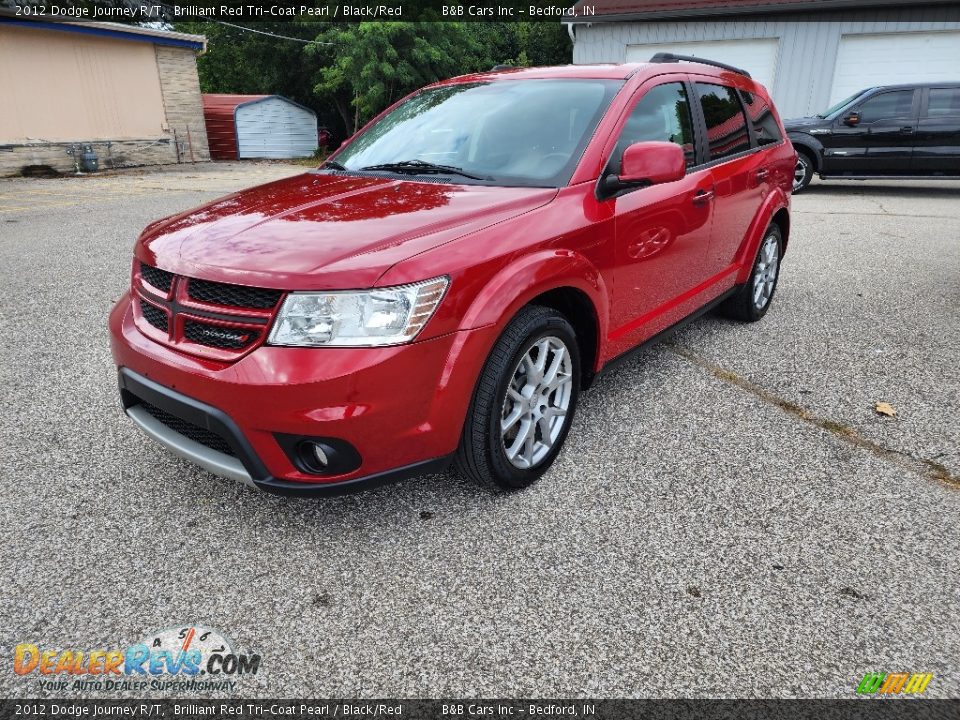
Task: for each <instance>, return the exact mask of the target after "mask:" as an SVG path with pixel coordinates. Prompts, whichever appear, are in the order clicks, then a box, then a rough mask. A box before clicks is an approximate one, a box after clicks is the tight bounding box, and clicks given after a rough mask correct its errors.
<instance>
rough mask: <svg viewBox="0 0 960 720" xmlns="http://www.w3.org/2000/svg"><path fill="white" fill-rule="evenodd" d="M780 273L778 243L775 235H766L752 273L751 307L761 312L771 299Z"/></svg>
mask: <svg viewBox="0 0 960 720" xmlns="http://www.w3.org/2000/svg"><path fill="white" fill-rule="evenodd" d="M779 271H780V243H779V241H778V240H777V236H776V235H768V236H767V238H766V239H765V240H764V241H763V246H762V247H761V248H760V252H759V254H758V255H757V266H756V267H755V268H754V271H753V305H754V307H756V308H757V310H763V308H765V307H766V306H767V303H769V302H770V298H771V297H773V289H774V287H775V286H776V284H777V273H778V272H779Z"/></svg>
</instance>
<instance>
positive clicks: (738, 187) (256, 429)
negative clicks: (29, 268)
mask: <svg viewBox="0 0 960 720" xmlns="http://www.w3.org/2000/svg"><path fill="white" fill-rule="evenodd" d="M545 77H578V78H581V77H604V78H618V79H623V80H624V82H625V84H624V87H623V88H622V89H621V90H620V91H619V93H618V94H617V95H616V96H615V98H614V99H613V101H612V102H611V104H610V106H609V107H608V109H607V110H606V112H605V113H604V115H603V117H602V119H601V120H600V122H599V124H598V126H597V129H596V131H595V132H594V134H593V137H592V139H591V141H590V142H589V143H588V145H587V147H586V149H585V150H584V153H583V156H582V158H581V160H580V162H579V164H578V166H577V168H576V169H575V170H574V172H573V175H572V177H571V180H570V182H569V183H568V185H567V186H566V187H563V188H560V189H556V188H519V187H491V186H486V185H471V184H456V183H452V182H429V181H421V180H407V179H399V178H397V179H394V178H387V179H384V178H381V177H369V176H350V175H348V174H325V173H307V174H304V175H300V176H297V177H294V178H289V179H286V180H281V181H277V182H273V183H269V184H267V185H263V186H260V187H257V188H252V189H250V190H246V191H243V192H240V193H235V194H233V195H230V196H228V197H225V198H222V199H219V200H216V201H214V202H211V203H208V204H207V205H204V206H202V207H200V208H197V209H195V210H192V211H190V212H187V213H182V214H179V215H176V216H174V217H172V218H169V219H166V220H162V221H159V222H156V223H153V224H152V225H150V226H149V227H148V228H147V229H146V230H145V231H144V233H143V234H142V236H141V238H140V240H139V241H138V242H137V244H136V249H135V256H136V259H137V260H138V261H141V262H144V263H146V264H148V265H151V266H154V267H156V268H160V269H161V270H165V271H168V272H170V273H174V274H176V275H180V276H184V277H187V278H198V279H202V280H208V281H213V282H218V283H229V284H234V285H241V286H252V287H259V288H274V289H277V290H282V291H292V290H300V291H303V290H331V289H364V288H371V287H377V286H380V287H385V286H393V285H401V284H406V283H413V282H419V281H422V280H425V279H428V278H433V277H438V276H447V277H448V278H449V287H448V289H447V293H446V296H445V297H444V300H443V301H442V302H441V303H440V305H439V307H438V309H437V311H436V312H435V314H434V316H433V317H432V318H431V319H430V320H429V322H428V323H427V325H426V326H425V328H424V329H423V331H422V332H421V333H420V335H419V336H418V337H417V338H416V340H415V341H414V342H412V343H409V344H407V345H401V346H394V347H379V348H332V347H331V348H291V347H273V346H270V345H267V344H264V343H263V338H261V339H260V341H259V342H257V343H256V344H255V345H253V346H251V347H249V348H247V349H246V350H245V351H243V352H233V351H226V350H220V351H218V350H216V349H210V350H204V351H201V350H200V349H197V348H194V347H192V346H190V345H183V346H176V345H172V344H171V343H170V342H164V337H163V333H162V332H158V331H157V330H156V328H151V327H150V326H149V324H148V323H146V322H145V320H144V318H143V317H142V315H141V313H140V311H139V310H138V309H137V305H138V302H139V301H136V300H135V298H137V297H138V293H139V294H142V291H141V290H138V288H140V287H141V281H140V278H139V274H138V271H137V270H136V267H137V265H136V263H135V269H134V273H133V285H134V287H133V289H132V290H131V292H130V294H128V295H127V296H125V297H124V298H122V299H121V300H120V301H119V302H118V304H117V305H116V307H115V308H114V310H113V312H112V314H111V318H110V328H111V338H112V350H113V354H114V358H115V361H116V363H117V365H118V366H120V367H121V368H127V369H129V370H130V371H132V372H134V373H137V374H138V375H140V376H143V377H145V378H148V379H150V380H152V381H154V382H156V383H159V384H160V385H162V386H164V387H166V388H169V389H171V390H172V391H175V392H177V393H182V394H183V395H185V396H188V397H190V398H195V399H196V400H198V401H200V402H202V403H205V404H208V405H210V406H212V407H214V408H217V409H219V410H220V411H222V412H224V413H226V414H227V415H228V416H229V417H231V418H232V419H233V420H234V421H235V422H236V424H237V425H238V426H239V428H240V429H241V431H242V433H243V434H244V436H246V438H247V440H248V441H249V443H250V444H251V445H252V446H253V448H254V451H255V452H256V454H257V455H258V456H259V457H260V459H261V460H262V461H263V463H264V465H266V467H267V469H268V470H269V473H270V475H271V476H273V477H274V478H277V479H279V480H282V481H284V482H287V483H291V484H294V483H302V484H303V485H304V487H310V486H315V485H324V484H327V485H329V484H337V483H343V482H345V481H351V480H354V479H357V478H363V477H367V476H370V475H376V474H378V473H381V472H385V471H389V470H391V469H394V468H398V467H401V466H408V465H413V464H415V463H419V462H422V461H425V460H429V459H433V458H442V457H445V456H448V455H450V454H451V453H453V452H454V450H455V449H456V447H457V444H458V441H459V438H460V433H461V429H462V426H463V422H464V417H465V414H466V412H467V408H468V406H469V404H470V399H471V397H472V393H473V390H474V387H475V384H476V381H477V378H478V376H479V374H480V372H481V369H482V367H483V364H484V362H485V360H486V358H487V356H488V354H489V352H490V350H491V348H492V347H493V345H494V343H495V342H496V340H497V338H498V337H499V335H500V333H501V332H502V330H503V329H504V327H505V326H506V324H507V323H508V322H509V320H510V319H511V318H512V317H513V316H514V315H515V314H516V312H517V311H518V310H519V309H520V308H522V307H523V306H524V305H525V304H527V303H529V302H530V301H532V300H534V299H535V298H537V297H538V296H541V295H543V294H544V293H548V292H554V291H557V290H558V289H562V290H563V291H564V292H568V293H574V294H575V295H576V297H577V298H579V299H582V300H583V302H584V303H585V306H586V307H589V308H590V314H591V315H592V318H591V319H592V322H593V325H594V326H595V328H596V333H595V335H594V336H593V337H591V338H585V339H584V343H585V344H586V343H591V346H590V347H588V348H587V352H586V355H587V356H588V357H590V358H592V363H591V367H590V368H589V369H590V370H592V371H593V372H599V371H600V370H602V369H603V367H604V366H605V365H606V364H607V363H608V362H609V361H610V360H612V359H614V358H616V357H618V356H620V355H622V354H623V353H625V352H627V351H629V350H630V349H632V348H635V347H637V346H638V345H639V344H641V343H643V342H644V341H646V340H648V339H650V338H652V337H654V336H655V335H657V334H658V333H660V332H662V331H664V330H666V329H668V328H669V327H670V326H671V325H674V324H675V323H677V322H678V321H680V320H682V319H684V318H685V317H687V316H689V315H690V314H691V313H693V312H695V311H696V310H698V309H699V308H701V307H703V306H704V305H706V304H708V303H710V302H711V301H713V300H715V299H717V298H719V297H720V296H721V295H723V294H724V293H725V292H727V291H729V290H730V289H731V288H733V287H734V286H735V285H736V284H738V283H743V282H745V281H746V280H747V278H748V276H749V273H750V268H751V264H752V261H753V258H754V256H755V254H756V251H757V248H758V246H759V242H760V240H761V239H762V237H763V234H764V231H765V229H766V228H767V227H768V226H769V224H770V222H771V221H772V220H773V218H774V217H775V216H777V214H778V213H780V215H779V216H778V217H780V218H781V222H783V223H784V224H785V225H786V223H787V220H786V213H787V211H788V208H789V203H790V190H791V184H792V177H793V168H794V162H795V153H794V151H793V148H792V146H791V145H790V143H789V141H787V140H784V141H783V142H781V143H778V144H776V145H770V146H764V147H761V148H756V149H754V151H752V152H749V153H745V154H742V155H741V156H738V157H734V158H733V159H730V160H728V161H724V162H718V163H712V164H707V165H704V166H698V167H693V168H691V169H690V171H689V172H688V173H687V174H686V176H685V177H684V178H683V179H681V180H679V181H676V182H672V183H664V184H662V185H653V186H650V187H646V188H644V189H643V190H641V191H638V192H629V193H626V194H623V195H620V196H618V197H612V198H605V199H603V198H599V197H598V193H597V192H596V186H597V179H598V177H599V176H600V174H601V172H602V169H603V168H604V167H605V166H606V164H607V162H608V161H609V159H610V156H611V154H612V153H613V151H614V148H615V146H616V141H617V137H618V135H619V132H620V129H621V128H622V127H623V125H624V123H625V122H626V119H627V117H628V114H629V111H630V109H631V108H632V105H633V103H634V102H635V101H636V99H637V98H638V97H640V96H642V95H643V94H644V93H645V92H646V91H647V90H648V89H649V88H650V87H652V86H654V85H657V84H660V83H662V82H669V81H673V82H677V81H684V80H687V81H694V82H696V81H704V82H714V83H716V82H718V80H719V81H721V82H723V83H726V84H729V85H732V86H735V87H738V88H740V89H742V90H744V91H748V92H751V93H754V94H757V95H759V96H761V97H762V98H764V99H765V100H766V101H767V102H768V103H769V99H768V98H767V95H766V92H765V90H763V88H762V87H760V86H759V85H756V84H755V83H753V82H752V81H750V80H749V79H748V78H746V77H744V76H742V75H739V74H736V73H732V72H727V71H710V70H705V69H701V68H700V66H697V65H677V64H673V65H634V66H621V65H610V66H591V67H573V66H571V67H568V68H543V69H531V70H522V71H508V72H502V73H493V74H482V75H476V76H465V77H462V78H456V79H454V80H450V81H446V83H458V82H478V81H483V82H497V81H498V79H502V78H510V79H513V78H530V79H536V78H545ZM771 107H772V105H771ZM389 110H390V109H388V110H386V111H384V114H385V113H387V112H389ZM376 120H377V118H375V119H374V120H373V121H371V123H370V124H369V125H368V126H367V128H368V127H370V125H372V124H373V123H375V122H376ZM776 122H777V124H778V125H780V126H781V132H782V125H781V124H780V120H779V118H778V117H777V118H776ZM365 131H366V128H364V129H363V130H361V131H360V133H358V136H359V135H361V134H362V133H363V132H365ZM783 136H784V138H785V137H786V134H785V133H783ZM355 137H357V136H355ZM348 142H349V141H348ZM334 157H335V156H334ZM704 192H706V193H712V194H713V195H712V199H710V200H708V201H703V202H701V200H700V199H699V197H698V193H704ZM783 231H784V232H783V234H784V239H785V241H786V238H787V234H788V226H785V227H783ZM175 287H182V286H175ZM172 292H182V291H181V290H176V291H172ZM181 299H182V300H183V301H184V302H185V303H187V305H189V302H190V301H189V298H186V297H183V298H181ZM183 312H189V307H188V308H187V310H185V311H183ZM223 312H224V313H226V314H224V316H223V318H222V323H223V325H224V327H226V328H231V327H234V326H235V325H236V323H234V322H233V319H232V316H230V315H229V311H228V310H227V309H223ZM265 313H266V316H268V317H272V316H273V311H265ZM215 322H221V321H215ZM261 327H262V326H261ZM277 433H289V434H303V435H310V436H329V437H335V438H341V439H343V440H345V441H346V442H349V443H350V444H351V445H353V446H354V447H355V448H357V450H358V452H359V454H360V456H361V458H362V462H361V464H360V466H359V467H357V468H356V469H354V470H352V471H350V472H348V473H344V474H340V475H334V476H326V477H317V476H316V475H312V474H309V473H305V472H302V471H301V470H299V469H298V468H297V467H296V465H295V464H294V463H293V462H292V461H291V459H290V457H288V455H287V454H286V453H285V451H284V450H283V449H282V448H281V446H280V444H278V441H277V439H276V434H277Z"/></svg>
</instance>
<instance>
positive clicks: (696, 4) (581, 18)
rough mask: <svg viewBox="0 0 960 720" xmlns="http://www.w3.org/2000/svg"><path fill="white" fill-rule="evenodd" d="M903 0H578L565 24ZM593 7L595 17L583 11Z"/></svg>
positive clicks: (927, 0) (941, 0) (938, 0)
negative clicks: (573, 14) (573, 12)
mask: <svg viewBox="0 0 960 720" xmlns="http://www.w3.org/2000/svg"><path fill="white" fill-rule="evenodd" d="M954 1H955V0H922V4H927V5H932V4H948V3H952V2H954ZM903 5H904V2H903V0H578V2H577V3H576V5H575V6H574V11H575V13H576V16H575V17H571V18H570V19H569V20H564V22H568V23H594V22H614V21H618V20H657V19H666V18H682V17H711V16H722V15H758V14H766V13H782V12H816V11H823V10H850V9H854V8H878V7H900V6H903ZM590 6H592V7H593V8H594V10H595V13H596V14H593V15H587V14H585V11H588V8H589V7H590Z"/></svg>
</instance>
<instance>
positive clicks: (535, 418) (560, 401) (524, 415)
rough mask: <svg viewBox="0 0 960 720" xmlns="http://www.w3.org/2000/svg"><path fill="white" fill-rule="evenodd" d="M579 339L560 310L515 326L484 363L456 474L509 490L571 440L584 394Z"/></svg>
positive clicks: (532, 311)
mask: <svg viewBox="0 0 960 720" xmlns="http://www.w3.org/2000/svg"><path fill="white" fill-rule="evenodd" d="M579 378H580V351H579V348H578V346H577V336H576V333H575V331H574V329H573V327H572V326H571V325H570V323H569V322H568V321H567V319H566V318H565V317H564V316H563V315H561V314H560V313H558V312H557V311H556V310H553V309H551V308H547V307H540V306H536V305H531V306H528V307H525V308H523V309H522V310H521V311H520V312H519V313H518V314H517V316H516V317H515V318H514V319H513V320H511V321H510V324H509V325H508V326H507V328H506V330H504V331H503V334H502V335H501V336H500V338H499V339H498V340H497V343H496V345H494V348H493V350H492V351H491V353H490V357H489V358H488V359H487V362H486V365H484V368H483V371H482V372H481V374H480V379H479V381H478V382H477V388H476V390H475V391H474V395H473V400H472V402H471V403H470V409H469V410H468V411H467V418H466V422H465V424H464V429H463V436H462V438H461V440H460V447H459V448H458V450H457V455H456V466H457V469H458V470H459V471H460V472H461V473H462V474H464V475H466V476H467V477H470V478H472V479H474V480H477V481H480V482H492V483H493V484H494V485H495V486H497V487H499V488H503V489H507V490H517V489H520V488H524V487H527V486H528V485H530V484H532V483H533V482H534V481H536V480H537V478H539V477H540V476H541V475H543V473H544V472H546V470H547V468H549V467H550V465H551V464H552V463H553V461H554V460H555V459H556V457H557V455H558V454H559V452H560V448H561V447H562V446H563V442H564V440H566V437H567V432H568V431H569V430H570V423H571V421H572V420H573V414H574V412H575V410H576V407H577V399H578V397H579V392H580V382H579Z"/></svg>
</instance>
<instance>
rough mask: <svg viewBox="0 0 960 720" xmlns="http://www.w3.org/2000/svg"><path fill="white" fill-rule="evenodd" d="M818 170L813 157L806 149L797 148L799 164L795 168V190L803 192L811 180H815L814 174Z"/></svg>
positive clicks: (795, 191)
mask: <svg viewBox="0 0 960 720" xmlns="http://www.w3.org/2000/svg"><path fill="white" fill-rule="evenodd" d="M814 172H816V169H815V166H814V164H813V158H812V157H811V156H810V154H809V153H807V152H806V151H804V150H797V164H796V166H795V167H794V170H793V192H794V193H798V192H801V191H802V190H803V189H804V188H806V187H807V185H809V184H810V181H811V180H813V174H814Z"/></svg>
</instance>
